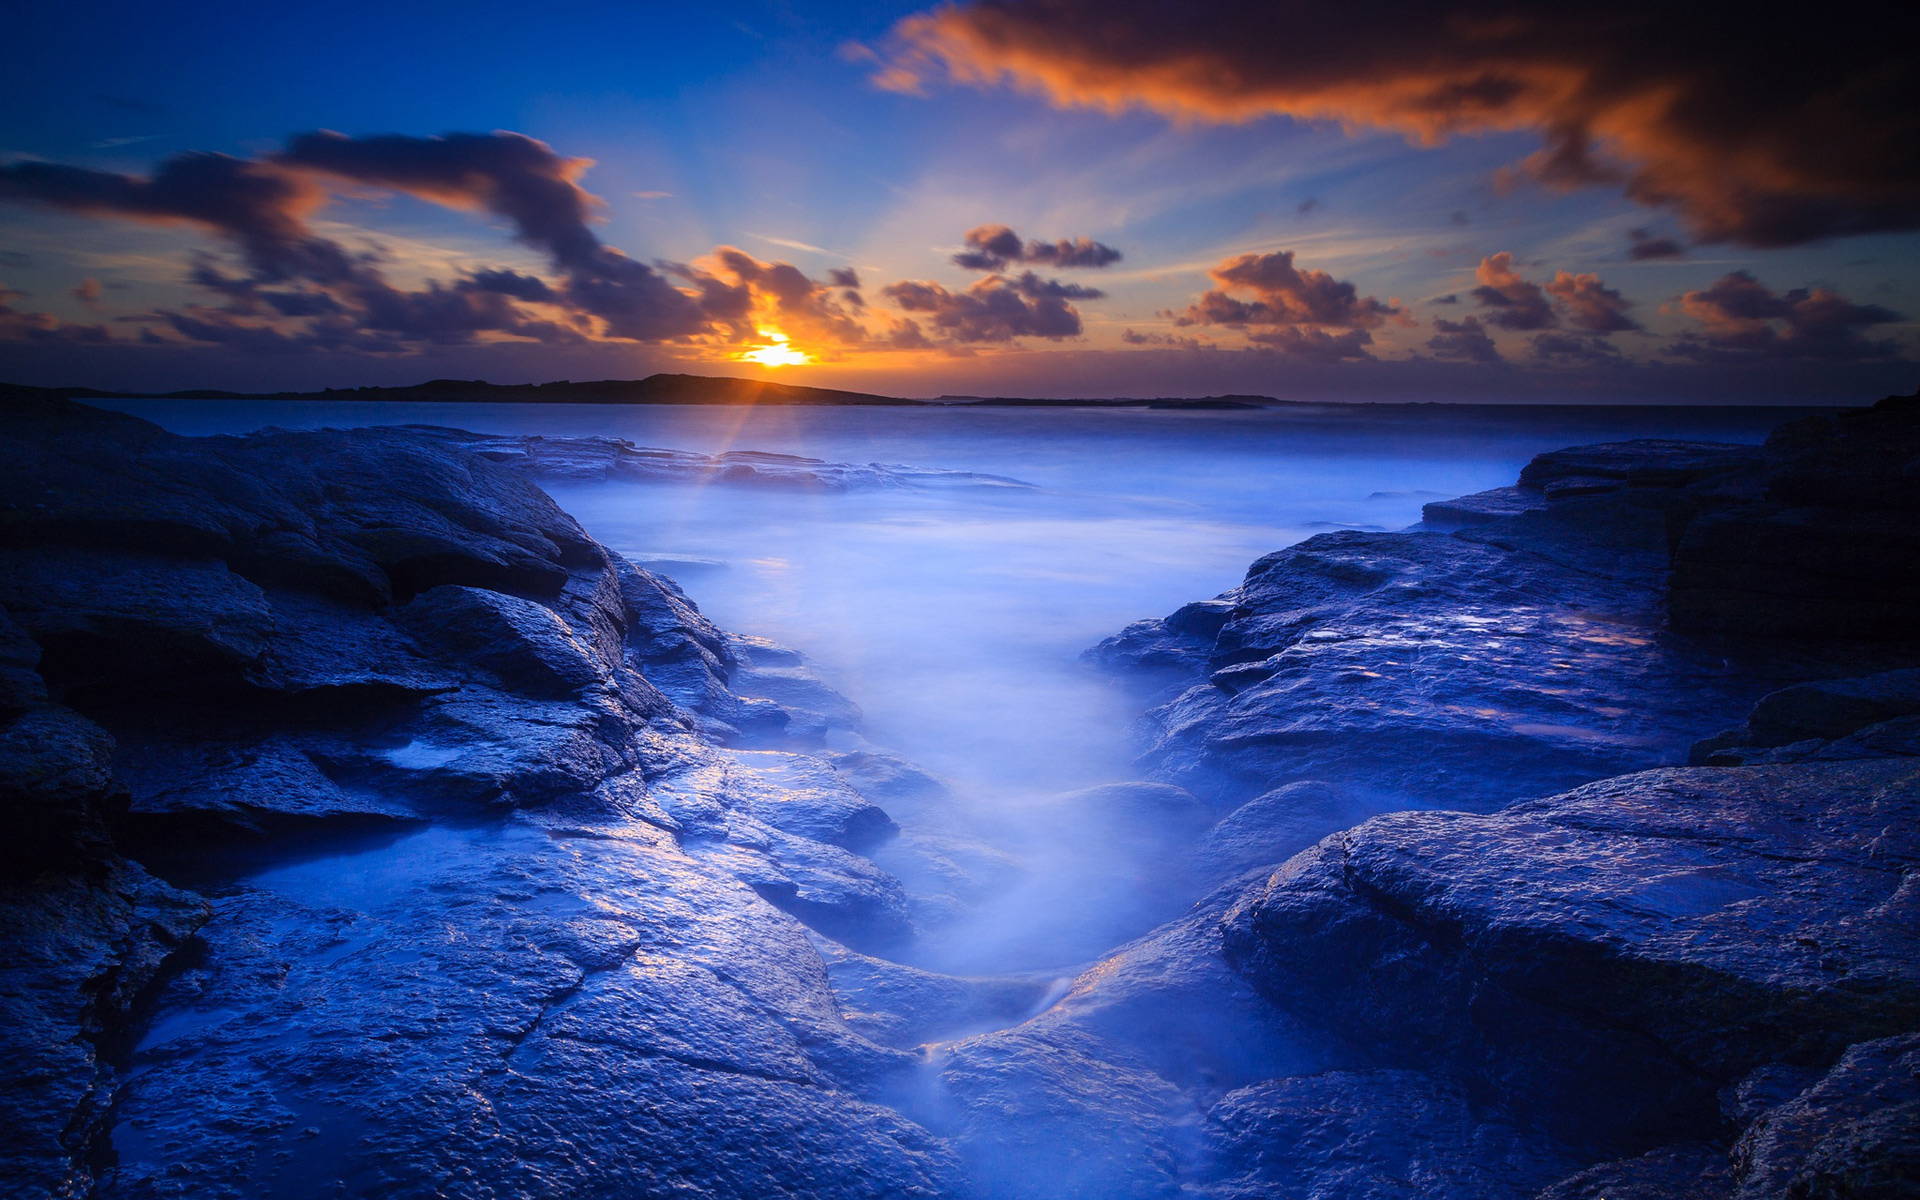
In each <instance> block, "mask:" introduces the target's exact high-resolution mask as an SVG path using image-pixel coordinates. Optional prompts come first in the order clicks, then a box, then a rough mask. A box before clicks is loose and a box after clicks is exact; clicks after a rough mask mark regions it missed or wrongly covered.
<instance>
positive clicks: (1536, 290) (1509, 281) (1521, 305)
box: [1473, 250, 1560, 329]
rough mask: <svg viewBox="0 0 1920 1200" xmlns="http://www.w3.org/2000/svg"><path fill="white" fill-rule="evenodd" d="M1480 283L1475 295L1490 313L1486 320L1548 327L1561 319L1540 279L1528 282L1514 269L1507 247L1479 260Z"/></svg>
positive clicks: (1522, 326)
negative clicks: (1537, 281) (1555, 312)
mask: <svg viewBox="0 0 1920 1200" xmlns="http://www.w3.org/2000/svg"><path fill="white" fill-rule="evenodd" d="M1473 277H1474V278H1475V279H1477V280H1479V281H1480V286H1479V287H1477V288H1475V289H1473V298H1474V299H1476V300H1478V301H1479V302H1480V304H1481V306H1482V307H1483V308H1491V309H1492V310H1493V311H1492V312H1490V313H1488V314H1487V323H1488V324H1489V325H1495V326H1498V327H1499V328H1501V329H1547V328H1549V327H1551V326H1554V325H1557V324H1559V323H1560V319H1559V318H1558V317H1557V316H1555V315H1554V311H1553V303H1552V302H1551V301H1549V300H1548V299H1547V294H1546V293H1545V292H1544V291H1542V290H1541V289H1540V285H1539V284H1537V283H1529V282H1527V281H1526V280H1525V279H1522V278H1521V277H1520V274H1519V272H1517V271H1515V270H1514V269H1513V255H1512V254H1511V253H1509V252H1507V251H1505V250H1502V251H1501V252H1500V253H1498V254H1495V255H1492V256H1491V257H1488V258H1483V259H1481V260H1480V266H1479V268H1478V269H1476V270H1475V271H1474V273H1473Z"/></svg>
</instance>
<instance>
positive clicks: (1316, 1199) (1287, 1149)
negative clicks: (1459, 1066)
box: [1201, 1070, 1569, 1200]
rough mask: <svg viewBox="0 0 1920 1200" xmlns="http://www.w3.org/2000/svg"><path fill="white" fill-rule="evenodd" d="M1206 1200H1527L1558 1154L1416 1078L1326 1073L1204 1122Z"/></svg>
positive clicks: (1233, 1098)
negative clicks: (1207, 1174) (1213, 1199)
mask: <svg viewBox="0 0 1920 1200" xmlns="http://www.w3.org/2000/svg"><path fill="white" fill-rule="evenodd" d="M1206 1132H1207V1141H1208V1157H1209V1159H1210V1160H1211V1161H1210V1163H1209V1168H1210V1173H1211V1174H1212V1175H1213V1176H1214V1178H1215V1180H1216V1182H1213V1183H1210V1184H1209V1185H1208V1186H1206V1187H1205V1188H1203V1189H1201V1194H1202V1195H1206V1196H1218V1197H1222V1198H1226V1197H1235V1198H1239V1197H1246V1198H1248V1200H1252V1198H1254V1197H1260V1198H1262V1200H1266V1198H1272V1200H1532V1197H1533V1196H1534V1194H1535V1193H1536V1192H1538V1191H1539V1189H1540V1187H1541V1186H1542V1185H1543V1184H1545V1183H1547V1182H1549V1181H1551V1180H1552V1179H1553V1178H1554V1177H1555V1176H1556V1175H1558V1174H1560V1173H1561V1172H1564V1171H1565V1170H1566V1169H1567V1167H1568V1165H1569V1160H1568V1157H1567V1155H1566V1153H1565V1151H1563V1150H1560V1149H1559V1148H1558V1147H1556V1146H1554V1145H1553V1143H1552V1142H1550V1141H1548V1140H1547V1139H1545V1138H1542V1137H1541V1136H1540V1135H1539V1134H1537V1133H1532V1132H1530V1131H1528V1130H1526V1129H1525V1127H1524V1126H1522V1125H1520V1124H1518V1123H1516V1122H1515V1121H1514V1120H1513V1119H1512V1118H1511V1117H1507V1116H1505V1115H1503V1114H1500V1113H1497V1112H1488V1111H1485V1110H1484V1109H1482V1108H1480V1107H1479V1106H1476V1105H1475V1104H1474V1103H1473V1102H1472V1101H1471V1100H1469V1098H1468V1097H1467V1095H1466V1093H1465V1092H1464V1091H1463V1090H1462V1089H1461V1088H1459V1087H1457V1086H1454V1085H1449V1084H1446V1083H1442V1082H1439V1081H1437V1080H1434V1079H1432V1078H1431V1077H1429V1076H1426V1075H1422V1074H1420V1073H1419V1072H1416V1071H1393V1070H1379V1071H1362V1072H1353V1071H1331V1072H1327V1073H1325V1074H1320V1075H1307V1076H1299V1077H1294V1078H1288V1079H1276V1080H1272V1081H1270V1082H1267V1083H1261V1084H1256V1085H1254V1086H1252V1087H1249V1088H1243V1089H1241V1090H1239V1091H1236V1092H1232V1093H1230V1094H1228V1095H1227V1096H1226V1097H1225V1098H1223V1099H1222V1100H1221V1101H1220V1102H1219V1103H1218V1104H1216V1105H1214V1107H1213V1108H1212V1110H1211V1111H1209V1112H1208V1114H1207V1126H1206Z"/></svg>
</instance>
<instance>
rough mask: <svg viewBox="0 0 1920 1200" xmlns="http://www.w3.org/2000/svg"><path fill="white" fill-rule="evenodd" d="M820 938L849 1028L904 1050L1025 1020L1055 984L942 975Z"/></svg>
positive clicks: (1044, 980) (1025, 979) (1043, 980)
mask: <svg viewBox="0 0 1920 1200" xmlns="http://www.w3.org/2000/svg"><path fill="white" fill-rule="evenodd" d="M814 944H815V945H816V946H817V947H819V949H820V957H821V960H822V961H823V962H825V963H826V966H827V978H828V979H829V980H830V981H831V982H832V984H833V994H834V997H835V999H836V1000H837V1001H838V1002H839V1005H840V1011H841V1015H842V1016H843V1017H844V1018H845V1019H846V1022H847V1025H848V1027H849V1028H851V1029H853V1030H854V1031H856V1032H857V1033H859V1034H860V1035H861V1036H863V1037H866V1038H868V1039H870V1040H872V1041H875V1042H878V1043H880V1044H881V1045H883V1046H892V1047H895V1048H897V1049H901V1050H907V1049H912V1048H913V1047H915V1046H920V1045H924V1044H925V1043H928V1042H933V1041H951V1040H954V1039H956V1038H964V1037H968V1036H971V1035H972V1034H975V1033H980V1032H984V1031H987V1030H993V1029H1003V1028H1005V1027H1007V1026H1009V1025H1014V1024H1018V1023H1019V1022H1020V1021H1021V1020H1022V1019H1024V1018H1026V1017H1028V1016H1031V1015H1032V1014H1033V1012H1034V1009H1035V1008H1036V1007H1037V1006H1038V1005H1039V1004H1040V1002H1041V1000H1042V999H1043V998H1044V997H1045V996H1046V995H1047V993H1048V991H1049V990H1050V989H1051V988H1052V986H1053V984H1052V981H1051V980H1049V979H1044V978H1019V977H999V976H961V975H942V974H939V973H937V972H933V971H923V970H920V969H919V968H917V967H909V966H903V965H901V964H899V963H893V962H888V961H887V960H885V959H881V958H871V957H869V956H867V955H864V954H860V953H857V952H855V951H852V950H849V949H847V948H846V947H845V946H842V945H840V944H839V943H837V942H833V941H830V940H828V939H825V938H815V939H814Z"/></svg>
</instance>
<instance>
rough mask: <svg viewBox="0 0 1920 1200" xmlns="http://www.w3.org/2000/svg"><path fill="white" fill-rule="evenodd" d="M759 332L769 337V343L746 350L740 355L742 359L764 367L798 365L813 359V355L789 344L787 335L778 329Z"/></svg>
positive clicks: (764, 336)
mask: <svg viewBox="0 0 1920 1200" xmlns="http://www.w3.org/2000/svg"><path fill="white" fill-rule="evenodd" d="M758 332H759V334H760V336H761V337H763V338H765V339H767V344H766V345H764V346H755V347H754V348H753V349H751V350H748V351H746V352H745V353H743V354H742V355H741V356H740V361H742V362H752V363H759V364H760V365H761V366H763V367H797V366H799V365H800V364H801V363H810V362H812V361H813V355H811V354H808V353H807V352H806V351H804V350H795V349H794V348H793V347H792V346H789V345H788V344H787V335H786V334H784V333H781V332H780V331H779V330H778V329H761V330H759V331H758Z"/></svg>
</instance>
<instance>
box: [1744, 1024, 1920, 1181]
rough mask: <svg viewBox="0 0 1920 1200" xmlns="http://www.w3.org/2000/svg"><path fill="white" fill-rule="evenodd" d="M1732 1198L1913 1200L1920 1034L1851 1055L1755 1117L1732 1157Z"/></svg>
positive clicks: (1917, 1176)
mask: <svg viewBox="0 0 1920 1200" xmlns="http://www.w3.org/2000/svg"><path fill="white" fill-rule="evenodd" d="M1734 1165H1735V1173H1736V1175H1737V1177H1738V1180H1739V1191H1738V1196H1739V1200H1760V1198H1761V1197H1773V1196H1786V1197H1794V1198H1795V1200H1799V1198H1802V1197H1804V1198H1807V1200H1812V1198H1814V1197H1820V1198H1823V1200H1824V1198H1827V1197H1832V1198H1835V1200H1838V1198H1839V1197H1862V1198H1865V1197H1874V1198H1876V1200H1878V1198H1880V1197H1886V1198H1888V1200H1891V1198H1892V1197H1896V1196H1907V1195H1912V1194H1913V1192H1914V1189H1915V1188H1916V1187H1920V1035H1913V1034H1908V1035H1905V1036H1901V1037H1892V1038H1884V1039H1881V1040H1878V1041H1873V1042H1865V1043H1862V1044H1860V1045H1856V1046H1853V1047H1850V1048H1849V1049H1848V1050H1847V1052H1846V1054H1845V1056H1843V1057H1842V1058H1841V1059H1840V1061H1839V1062H1838V1063H1837V1064H1835V1066H1834V1068H1833V1069H1832V1070H1831V1071H1829V1072H1828V1073H1827V1074H1826V1075H1824V1076H1823V1077H1821V1078H1820V1079H1819V1080H1818V1081H1816V1082H1815V1083H1814V1084H1813V1086H1811V1087H1809V1088H1808V1089H1807V1090H1806V1091H1804V1092H1802V1093H1800V1095H1798V1096H1796V1097H1794V1098H1793V1099H1791V1100H1789V1101H1787V1102H1786V1103H1784V1104H1781V1105H1780V1106H1778V1107H1777V1108H1773V1109H1771V1110H1770V1111H1768V1112H1766V1113H1763V1114H1762V1115H1761V1116H1760V1118H1759V1119H1758V1120H1756V1121H1755V1122H1754V1123H1753V1124H1752V1125H1751V1126H1749V1127H1748V1129H1747V1131H1746V1132H1745V1133H1744V1134H1743V1135H1742V1136H1741V1138H1740V1143H1739V1145H1738V1146H1737V1147H1735V1149H1734Z"/></svg>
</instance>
